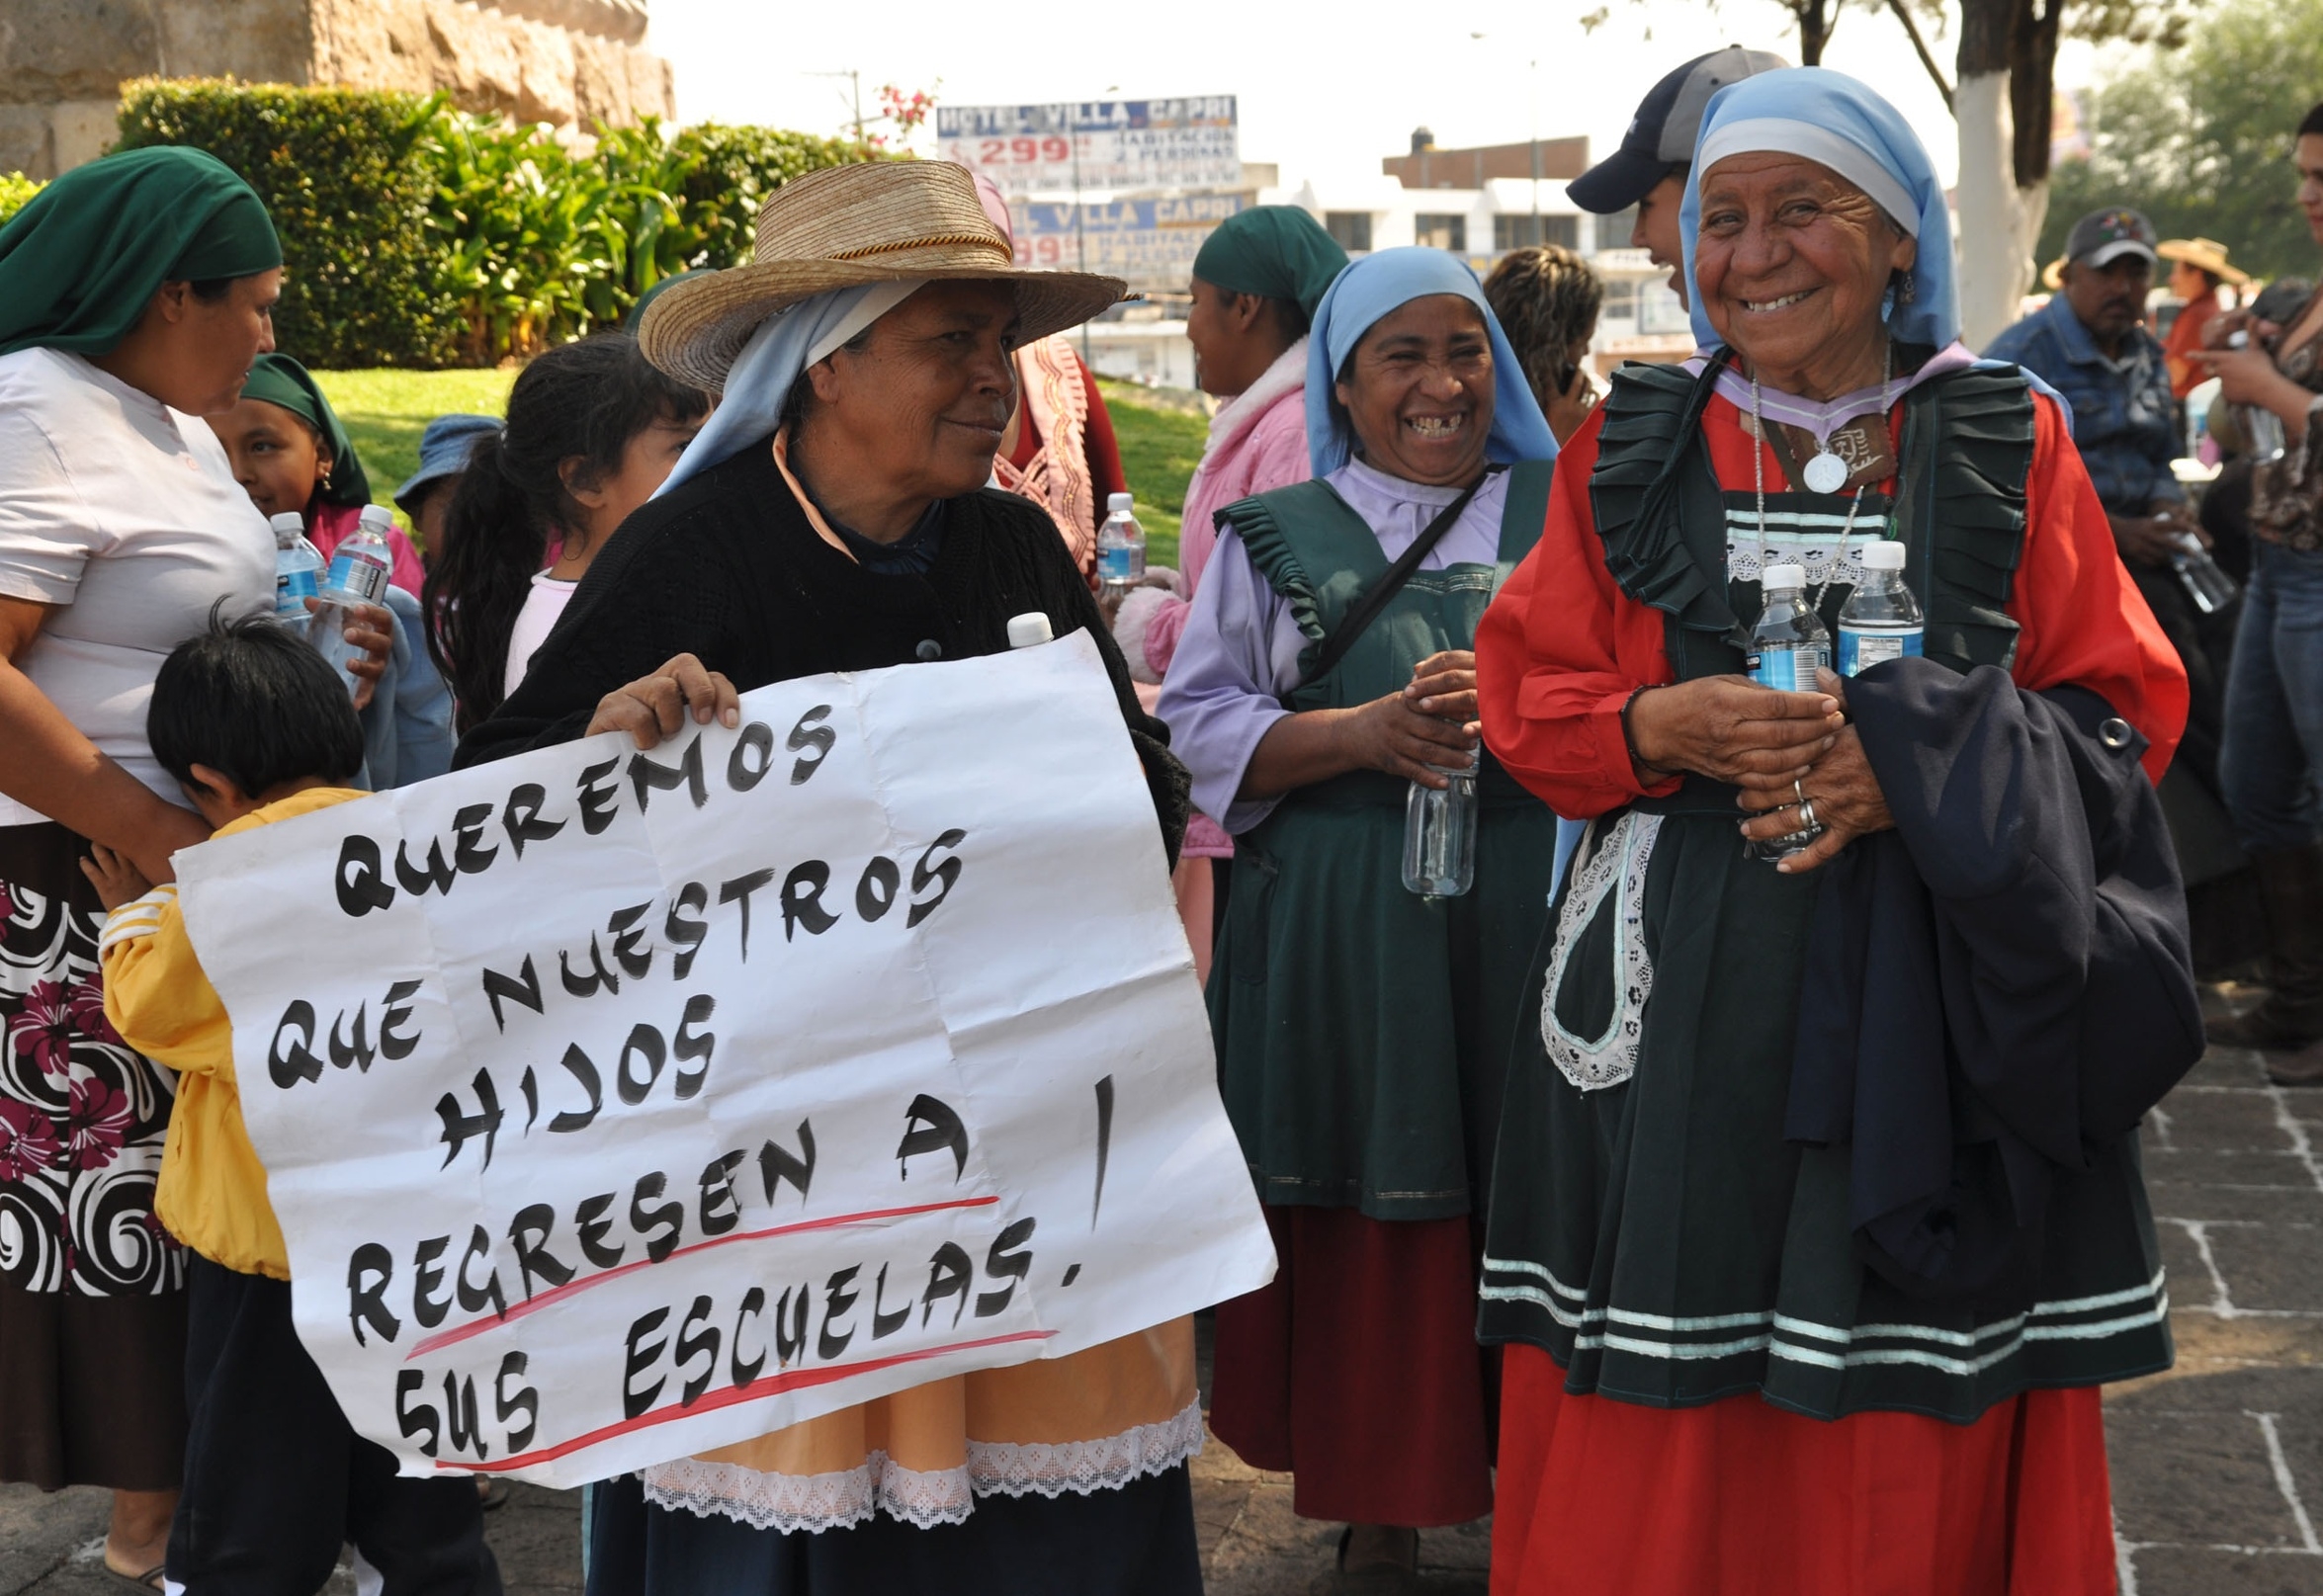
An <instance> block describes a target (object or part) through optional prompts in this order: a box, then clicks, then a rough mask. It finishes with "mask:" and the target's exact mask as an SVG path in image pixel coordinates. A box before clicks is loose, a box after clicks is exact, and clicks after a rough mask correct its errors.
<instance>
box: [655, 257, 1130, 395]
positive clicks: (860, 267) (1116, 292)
mask: <svg viewBox="0 0 2323 1596" xmlns="http://www.w3.org/2000/svg"><path fill="white" fill-rule="evenodd" d="M925 253H926V254H927V255H929V256H931V257H933V258H931V259H929V260H927V261H925V262H914V261H913V260H912V259H911V254H912V252H908V251H906V252H903V253H901V254H895V255H890V256H887V257H886V258H885V259H883V260H882V261H881V262H880V264H879V265H878V266H876V267H874V266H868V265H865V264H864V263H861V262H857V261H813V260H808V261H763V262H758V263H755V264H752V265H749V266H735V267H730V268H728V269H727V270H725V271H723V272H711V273H707V274H705V275H704V276H702V277H700V278H696V279H694V280H692V281H689V282H685V283H677V284H673V285H671V286H670V288H669V289H668V290H667V291H666V292H664V293H663V294H661V295H660V296H659V297H658V298H656V299H654V301H653V303H652V304H651V306H649V307H648V308H647V309H646V311H645V319H644V320H643V321H642V322H640V323H639V325H638V346H639V347H640V348H641V349H642V350H644V352H645V359H647V360H649V361H651V362H652V363H653V364H654V365H655V366H656V367H658V368H660V369H661V370H662V371H663V372H666V373H667V374H668V375H669V376H671V377H673V378H677V380H679V381H680V382H684V383H687V384H689V385H690V386H693V387H698V388H701V389H703V390H704V391H706V392H710V393H722V392H724V391H725V390H726V377H727V373H728V372H730V371H731V370H732V368H733V363H734V360H735V358H736V357H737V356H739V355H740V354H741V352H742V346H743V345H745V344H747V343H748V342H749V341H750V336H751V334H753V333H754V332H756V331H757V330H758V328H759V326H760V325H761V324H763V323H764V322H765V320H766V318H767V317H768V316H771V315H773V314H775V313H776V312H777V311H780V310H787V309H789V308H790V307H791V306H792V305H794V304H797V303H799V302H800V301H801V300H804V299H811V298H813V297H814V296H815V295H817V294H827V293H829V292H831V291H832V290H834V289H851V288H860V287H862V286H863V285H865V284H868V283H900V282H905V281H908V280H910V279H913V278H925V279H928V280H930V281H941V282H989V283H1006V284H1009V285H1011V286H1012V287H1013V288H1014V289H1015V290H1016V313H1017V318H1018V321H1019V330H1018V333H1017V338H1018V341H1019V342H1020V343H1031V342H1032V341H1033V340H1034V339H1036V338H1046V337H1048V336H1049V335H1050V334H1051V333H1057V332H1063V331H1064V330H1065V329H1066V328H1068V327H1077V326H1079V325H1080V324H1081V323H1082V322H1084V321H1086V320H1088V319H1089V318H1090V317H1091V316H1094V315H1096V314H1097V313H1098V312H1099V311H1102V310H1104V309H1107V308H1108V307H1110V306H1112V305H1115V304H1118V303H1120V302H1121V300H1122V299H1123V298H1124V297H1125V296H1126V295H1127V294H1128V291H1129V290H1128V285H1127V284H1125V283H1124V282H1122V280H1121V279H1120V278H1117V277H1100V276H1098V275H1097V274H1096V273H1093V272H1044V271H1035V270H1032V269H1029V268H1026V267H1017V266H994V265H992V264H991V262H990V261H989V259H983V260H968V261H963V260H962V259H961V258H960V256H959V254H958V252H956V251H953V250H949V249H942V248H936V249H930V250H928V251H926V252H925Z"/></svg>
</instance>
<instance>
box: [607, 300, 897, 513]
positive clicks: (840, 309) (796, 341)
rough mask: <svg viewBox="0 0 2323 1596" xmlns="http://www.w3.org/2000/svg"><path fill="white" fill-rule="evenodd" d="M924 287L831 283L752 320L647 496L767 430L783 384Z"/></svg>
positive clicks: (787, 388)
mask: <svg viewBox="0 0 2323 1596" xmlns="http://www.w3.org/2000/svg"><path fill="white" fill-rule="evenodd" d="M925 286H926V280H925V279H922V278H911V279H906V280H903V281H900V282H891V283H865V284H861V285H858V286H857V287H855V288H851V289H831V290H829V291H827V292H825V293H822V294H815V295H813V296H812V297H810V298H806V299H802V300H800V301H799V302H798V303H797V304H794V305H789V306H786V307H785V308H783V309H781V310H778V311H776V312H775V313H774V314H773V315H771V316H769V317H767V318H766V320H764V321H762V322H760V323H759V325H758V330H757V331H756V332H754V333H752V334H751V335H750V341H749V342H748V343H746V344H744V345H743V346H742V352H741V353H740V354H739V355H736V356H735V357H734V363H733V367H732V369H731V371H729V372H728V373H727V376H726V391H725V393H724V394H723V395H721V397H720V398H719V401H718V408H717V409H716V410H714V411H712V412H711V414H710V419H709V421H707V422H706V423H704V424H703V427H702V430H701V431H700V432H698V433H696V434H694V441H693V442H692V443H690V444H688V445H686V452H685V453H684V454H682V455H680V456H679V457H678V458H677V464H676V465H675V466H673V467H672V468H671V469H670V472H669V476H668V479H667V480H666V481H664V482H663V483H662V484H661V486H660V487H658V488H656V489H655V490H654V492H653V497H655V498H660V497H661V496H662V495H663V494H665V493H674V492H676V491H677V488H678V484H679V483H681V482H683V481H685V480H686V479H687V478H688V477H691V476H699V475H700V474H701V473H702V472H704V471H706V470H708V469H710V467H711V466H713V465H716V464H718V463H720V462H723V461H726V460H730V459H731V458H732V457H733V456H735V455H738V454H740V453H741V452H742V451H743V450H745V449H747V448H749V447H750V446H751V445H752V444H754V443H756V442H757V441H758V440H759V439H761V438H763V437H765V436H766V435H767V434H768V433H771V432H772V431H774V429H775V428H776V427H777V426H778V425H780V424H781V422H782V412H783V405H784V404H785V403H786V402H787V401H788V400H789V399H790V396H791V384H792V383H794V382H796V381H797V380H798V379H799V375H800V374H801V373H802V372H804V371H806V370H807V368H808V367H810V366H813V365H814V364H815V363H816V362H817V361H819V360H821V359H823V358H824V357H825V356H827V355H829V354H830V353H831V352H832V351H833V350H835V349H837V348H838V347H839V346H840V345H841V344H843V343H845V342H846V341H847V340H848V339H850V338H852V337H854V336H855V335H856V334H857V333H859V332H861V331H862V330H863V329H864V328H866V327H868V326H870V325H871V324H872V323H873V322H875V321H877V320H878V319H879V318H880V317H882V316H884V315H886V314H887V313H888V312H889V311H890V310H893V309H894V308H895V307H896V306H897V305H899V304H902V303H903V301H904V300H905V299H908V298H909V297H911V295H912V294H915V293H917V292H918V291H919V290H920V289H922V288H924V287H925Z"/></svg>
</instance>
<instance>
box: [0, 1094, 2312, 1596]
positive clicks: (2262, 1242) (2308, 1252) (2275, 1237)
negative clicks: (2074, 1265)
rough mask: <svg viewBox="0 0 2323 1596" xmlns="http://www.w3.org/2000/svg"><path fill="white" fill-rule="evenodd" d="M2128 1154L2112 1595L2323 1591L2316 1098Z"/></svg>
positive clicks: (8, 1501) (1449, 1563) (4, 1555)
mask: <svg viewBox="0 0 2323 1596" xmlns="http://www.w3.org/2000/svg"><path fill="white" fill-rule="evenodd" d="M2145 1149H2146V1175H2147V1180H2148V1183H2149V1186H2150V1188H2151V1190H2152V1193H2153V1201H2154V1213H2155V1217H2156V1219H2157V1221H2158V1222H2159V1226H2160V1229H2161V1235H2162V1251H2163V1257H2164V1259H2165V1261H2166V1262H2167V1263H2168V1265H2169V1270H2170V1295H2171V1320H2172V1324H2173V1326H2174V1328H2175V1329H2176V1332H2177V1336H2178V1366H2177V1368H2175V1369H2174V1370H2172V1371H2171V1372H2170V1373H2169V1374H2166V1375H2160V1376H2156V1377H2154V1378H2153V1379H2151V1380H2145V1381H2139V1382H2136V1383H2134V1384H2132V1385H2128V1386H2117V1387H2115V1388H2113V1389H2112V1390H2111V1391H2109V1392H2108V1400H2107V1415H2106V1416H2107V1432H2108V1440H2109V1443H2110V1447H2109V1450H2110V1454H2111V1458H2112V1466H2113V1501H2114V1524H2115V1530H2116V1535H2117V1539H2118V1543H2119V1549H2120V1550H2119V1569H2120V1579H2121V1591H2122V1596H2323V1533H2319V1531H2323V1525H2319V1524H2318V1519H2319V1518H2323V1089H2317V1090H2307V1091H2286V1090H2283V1089H2281V1088H2280V1087H2274V1086H2270V1085H2269V1084H2268V1083H2267V1079H2266V1076H2265V1074H2264V1073H2263V1072H2262V1071H2261V1069H2260V1067H2259V1059H2258V1055H2257V1054H2255V1053H2250V1052H2244V1051H2238V1050H2231V1049H2215V1050H2212V1051H2211V1053H2210V1055H2209V1056H2208V1057H2207V1058H2205V1059H2204V1060H2203V1061H2202V1062H2201V1064H2200V1065H2198V1066H2197V1067H2196V1068H2195V1070H2194V1073H2193V1074H2192V1075H2191V1076H2189V1077H2188V1079H2187V1081H2186V1082H2185V1084H2183V1085H2182V1086H2180V1087H2179V1089H2178V1090H2177V1091H2176V1092H2174V1093H2172V1094H2171V1096H2170V1098H2169V1100H2168V1101H2167V1102H2166V1103H2165V1104H2164V1105H2163V1106H2162V1108H2161V1109H2160V1110H2158V1111H2156V1113H2155V1114H2154V1116H2153V1117H2152V1119H2151V1121H2150V1122H2149V1124H2148V1126H2147V1129H2146V1134H2145ZM1194 1512H1195V1517H1196V1519H1197V1520H1198V1523H1199V1528H1200V1533H1201V1541H1202V1554H1203V1561H1204V1565H1205V1566H1206V1567H1207V1569H1208V1570H1209V1575H1210V1580H1209V1587H1210V1590H1211V1591H1212V1592H1213V1593H1214V1596H1307V1593H1308V1591H1309V1588H1310V1586H1311V1585H1312V1584H1313V1583H1314V1582H1315V1581H1316V1579H1317V1577H1318V1576H1319V1575H1322V1574H1324V1573H1326V1572H1327V1570H1328V1569H1329V1568H1330V1566H1331V1559H1332V1549H1333V1546H1334V1542H1335V1537H1336V1530H1337V1527H1336V1526H1335V1525H1318V1524H1310V1523H1307V1522H1305V1521H1302V1520H1300V1519H1298V1518H1296V1517H1295V1516H1294V1515H1293V1514H1292V1513H1291V1487H1290V1481H1289V1476H1287V1475H1283V1474H1268V1473H1261V1472H1259V1471H1257V1470H1251V1469H1247V1468H1245V1467H1244V1466H1243V1465H1242V1464H1241V1462H1240V1461H1239V1460H1237V1459H1236V1458H1235V1457H1234V1455H1233V1454H1232V1453H1230V1452H1228V1451H1227V1450H1226V1449H1225V1448H1224V1447H1221V1446H1219V1445H1217V1444H1216V1443H1213V1444H1212V1445H1211V1446H1210V1447H1209V1448H1208V1450H1207V1451H1205V1453H1204V1454H1203V1456H1202V1457H1201V1459H1200V1460H1198V1461H1197V1463H1196V1465H1195V1470H1194ZM104 1524H105V1500H104V1497H103V1495H102V1494H101V1493H99V1492H95V1491H82V1490H74V1491H66V1492H62V1493H60V1494H58V1495H55V1496H45V1497H44V1496H42V1495H41V1494H40V1493H39V1492H37V1491H34V1490H31V1489H30V1488H28V1487H24V1486H14V1485H10V1486H0V1596H19V1593H33V1596H99V1593H104V1592H111V1593H114V1596H125V1593H126V1592H127V1591H128V1589H129V1587H128V1586H127V1585H125V1584H123V1583H121V1582H119V1581H117V1580H113V1579H109V1578H107V1577H106V1575H105V1574H104V1571H103V1568H102V1565H101V1563H100V1562H99V1560H98V1556H97V1549H98V1546H99V1545H100V1538H101V1537H102V1535H103V1533H104ZM1486 1536H1487V1526H1485V1525H1482V1524H1476V1525H1468V1526H1465V1527H1463V1528H1461V1529H1458V1530H1443V1531H1431V1532H1429V1533H1428V1534H1427V1536H1425V1537H1424V1538H1423V1539H1422V1542H1421V1548H1420V1557H1421V1563H1422V1569H1423V1577H1422V1580H1421V1586H1420V1588H1421V1590H1422V1591H1424V1592H1425V1593H1426V1596H1483V1592H1484V1589H1485V1578H1484V1569H1485V1564H1486V1553H1487V1538H1486ZM491 1538H492V1545H493V1547H494V1548H495V1549H496V1550H497V1552H498V1553H499V1555H500V1563H501V1568H502V1570H503V1571H504V1573H505V1574H506V1576H507V1580H508V1589H509V1593H510V1596H563V1593H567V1592H577V1591H578V1590H579V1588H580V1557H579V1551H578V1544H579V1507H578V1503H577V1499H576V1498H575V1497H574V1496H572V1495H570V1494H561V1493H558V1492H554V1491H547V1490H540V1489H537V1488H535V1487H530V1486H522V1485H520V1486H518V1487H517V1488H516V1496H515V1499H514V1500H513V1501H511V1502H510V1503H509V1505H508V1506H507V1507H505V1508H503V1509H501V1510H500V1511H499V1512H496V1513H494V1514H493V1515H492V1517H491ZM332 1589H333V1591H334V1596H335V1593H337V1592H340V1591H343V1590H351V1585H350V1584H349V1582H347V1581H346V1580H345V1579H344V1577H343V1576H342V1578H341V1579H339V1580H336V1581H334V1582H333V1586H332ZM1963 1596H1969V1593H1963Z"/></svg>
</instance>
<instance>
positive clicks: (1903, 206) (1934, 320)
mask: <svg viewBox="0 0 2323 1596" xmlns="http://www.w3.org/2000/svg"><path fill="white" fill-rule="evenodd" d="M1762 150H1765V151H1774V152H1778V153H1781V154H1784V155H1798V156H1803V157H1805V158H1806V159H1808V160H1811V161H1815V162H1818V163H1819V164H1821V165H1824V166H1828V167H1830V168H1831V169H1832V170H1833V171H1834V172H1837V173H1838V174H1839V175H1840V176H1841V177H1843V178H1846V179H1847V180H1848V181H1849V182H1850V183H1852V184H1853V185H1854V186H1855V187H1856V188H1858V189H1861V190H1862V191H1863V192H1864V193H1865V194H1868V195H1869V196H1871V198H1872V199H1873V200H1875V201H1877V202H1878V203H1879V207H1880V209H1881V210H1885V211H1887V213H1888V214H1889V215H1890V216H1891V217H1892V218H1893V219H1894V220H1895V222H1896V223H1897V225H1899V226H1901V227H1902V228H1903V229H1904V230H1905V231H1906V232H1908V233H1910V234H1911V235H1912V236H1913V237H1914V238H1917V239H1918V240H1919V241H1920V258H1919V260H1918V262H1917V263H1916V264H1915V265H1914V266H1913V268H1912V297H1911V299H1910V300H1909V301H1908V302H1901V301H1895V300H1893V299H1891V300H1890V302H1889V305H1888V308H1887V324H1888V330H1889V331H1890V332H1891V333H1892V334H1893V335H1894V336H1895V337H1896V338H1897V339H1898V340H1899V341H1901V342H1903V343H1909V344H1932V345H1934V346H1935V347H1936V348H1937V349H1939V350H1940V349H1948V348H1950V347H1951V345H1952V344H1953V343H1954V342H1956V341H1957V340H1958V338H1959V336H1960V299H1959V294H1958V292H1957V291H1956V290H1955V289H1954V287H1953V284H1952V218H1951V213H1950V211H1949V210H1946V209H1945V206H1944V198H1943V185H1942V184H1940V183H1938V182H1937V181H1936V167H1935V164H1934V163H1933V162H1931V161H1930V160H1929V158H1928V150H1927V148H1926V147H1925V146H1923V145H1922V144H1921V142H1920V135H1919V134H1917V133H1915V132H1913V131H1912V128H1911V126H1910V124H1908V123H1906V122H1905V121H1904V119H1903V118H1902V117H1900V116H1898V115H1897V114H1896V108H1895V107H1893V106H1891V105H1889V104H1888V103H1887V102H1886V101H1885V100H1884V99H1882V98H1880V96H1879V95H1878V94H1877V93H1876V92H1875V91H1873V90H1872V89H1871V88H1870V87H1868V86H1867V85H1865V84H1862V83H1858V82H1856V81H1855V80H1854V79H1853V78H1851V77H1849V76H1848V75H1847V74H1846V73H1844V72H1834V71H1832V70H1831V69H1830V68H1829V67H1823V66H1794V67H1789V68H1786V69H1784V70H1782V71H1779V72H1762V73H1760V74H1759V75H1758V76H1757V77H1752V78H1745V79H1743V80H1742V81H1741V82H1740V83H1733V84H1729V85H1728V86H1727V87H1725V88H1723V89H1721V90H1719V91H1718V93H1717V95H1716V96H1715V97H1714V98H1713V99H1712V100H1711V101H1710V109H1709V110H1708V111H1707V112H1705V113H1704V114H1703V116H1702V130H1701V134H1700V136H1699V137H1698V138H1697V139H1696V140H1695V143H1694V159H1693V165H1692V167H1691V168H1690V169H1689V170H1688V171H1687V173H1686V178H1685V201H1684V204H1683V205H1682V206H1681V207H1680V208H1679V210H1678V225H1679V226H1680V228H1681V229H1682V230H1683V232H1684V237H1685V280H1686V282H1687V283H1689V284H1690V283H1692V282H1693V280H1694V235H1695V233H1696V231H1697V230H1698V228H1699V227H1700V225H1701V219H1702V191H1701V180H1702V174H1703V173H1704V172H1706V171H1707V170H1709V168H1710V167H1711V166H1713V165H1715V164H1716V163H1717V162H1718V161H1721V160H1723V159H1725V158H1726V157H1727V156H1729V155H1741V154H1746V153H1756V152H1758V151H1762ZM1687 297H1688V298H1689V299H1690V300H1691V301H1692V304H1693V327H1694V339H1695V341H1696V342H1697V343H1699V344H1701V345H1702V346H1703V347H1704V348H1709V347H1710V346H1712V345H1714V344H1717V343H1718V342H1720V339H1719V337H1718V334H1717V333H1716V332H1715V331H1714V330H1713V329H1712V328H1711V326H1710V318H1709V316H1708V315H1707V314H1705V313H1704V311H1703V309H1702V296H1701V295H1700V294H1688V295H1687Z"/></svg>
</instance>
